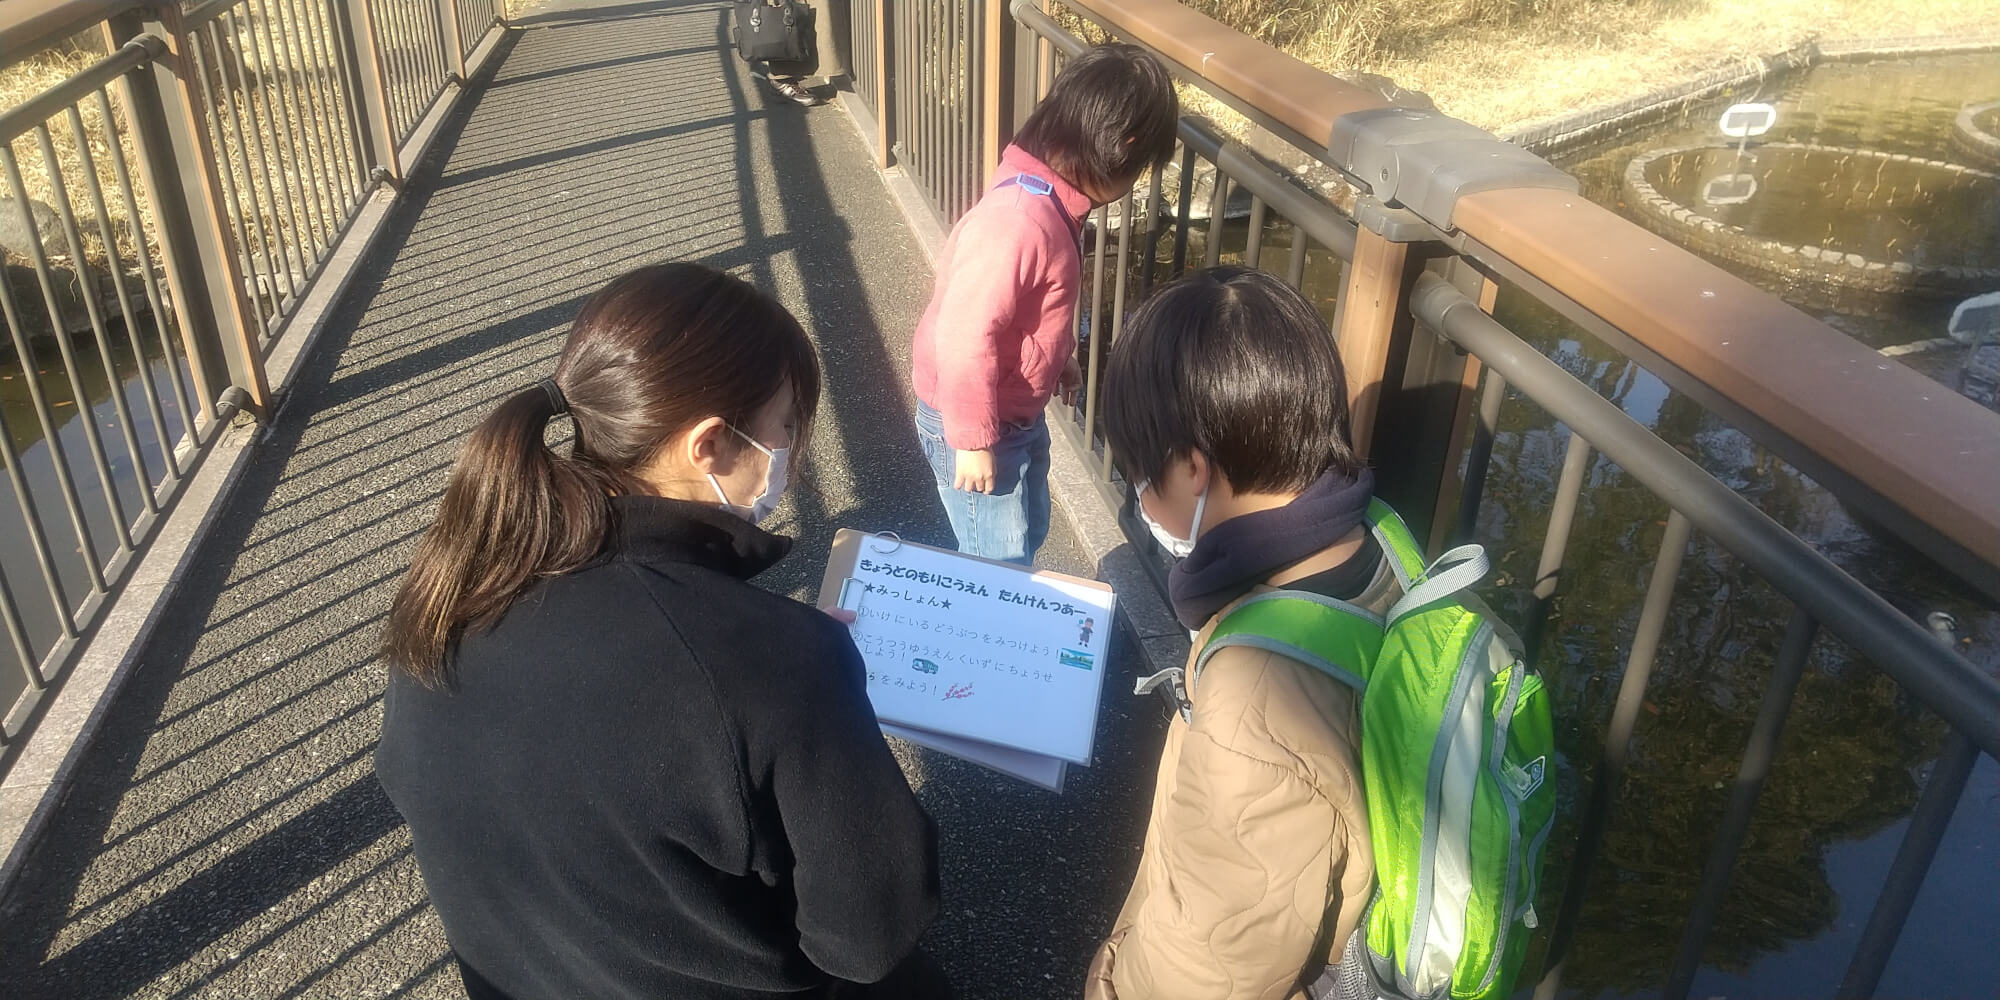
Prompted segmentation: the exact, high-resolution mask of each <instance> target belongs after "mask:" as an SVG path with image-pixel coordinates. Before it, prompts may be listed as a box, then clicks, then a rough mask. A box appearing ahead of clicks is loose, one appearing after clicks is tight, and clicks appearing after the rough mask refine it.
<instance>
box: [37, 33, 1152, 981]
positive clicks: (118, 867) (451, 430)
mask: <svg viewBox="0 0 2000 1000" xmlns="http://www.w3.org/2000/svg"><path fill="white" fill-rule="evenodd" d="M726 7H727V5H726V4H719V3H715V2H687V0H665V2H649V3H628V4H623V5H617V6H602V5H600V6H586V5H583V4H577V3H572V4H565V5H564V6H562V7H560V8H558V9H554V10H549V9H544V10H542V11H540V12H538V13H536V14H535V15H533V16H530V17H528V18H526V19H524V20H523V22H522V26H523V30H519V31H515V32H511V33H510V34H509V35H508V36H507V37H506V39H505V40H504V41H503V42H502V43H501V45H502V50H501V52H500V53H499V56H500V58H499V60H498V69H497V72H496V73H495V74H494V75H493V76H492V78H491V79H489V80H486V81H483V82H476V83H475V84H474V87H473V91H472V93H470V94H469V95H468V98H469V99H468V100H467V101H466V102H465V103H464V104H462V105H461V106H460V107H459V108H458V109H456V110H455V112H454V114H453V116H452V117H451V118H450V120H448V121H447V122H446V124H445V125H444V129H443V132H442V134H441V136H440V138H439V141H438V143H437V144H436V145H435V146H434V147H433V148H434V150H435V152H434V153H433V155H432V156H431V157H430V158H429V160H428V161H427V162H426V163H425V164H424V165H423V167H422V169H420V170H418V171H417V172H416V173H415V175H414V176H413V177H412V179H411V181H410V183H409V186H408V189H407V196H406V198H405V199H404V201H403V202H402V203H400V204H399V206H398V209H397V212H396V214H395V216H394V217H393V219H392V223H391V227H390V229H389V231H388V233H387V234H386V235H385V236H384V238H383V244H382V246H381V247H380V248H379V249H378V251H377V253H376V254H375V256H374V258H373V259H372V261H371V262H370V264H369V265H368V267H367V269H366V270H365V271H364V273H362V274H361V275H360V276H359V277H358V279H357V281H356V283H355V285H354V286H353V288H352V289H351V291H350V293H349V295H348V297H347V299H346V300H345V302H344V304H343V306H342V309H341V312H340V314H339V315H338V316H337V317H336V318H335V319H334V321H333V324H332V326H331V327H330V328H329V329H328V330H327V331H326V333H325V335H324V337H323V339H322V341H321V343H320V344H319V345H318V347H317V348H316V349H315V351H314V352H313V354H312V356H311V357H309V358H307V359H306V360H305V361H303V362H302V364H301V367H300V368H299V370H298V373H297V374H296V376H295V378H294V381H293V383H292V386H291V388H290V391H289V397H288V401H287V403H286V405H285V407H284V409H283V411H282V412H281V414H280V415H279V418H278V420H277V421H276V423H275V425H274V427H273V428H272V430H271V433H270V435H269V437H268V439H267V440H266V441H265V442H264V443H263V444H261V445H260V446H259V448H258V449H257V451H256V453H255V455H254V457H253V459H252V461H251V465H250V467H249V468H248V470H247V472H246V474H245V475H244V478H243V479H242V481H241V483H240V485H239V487H238V489H237V491H236V493H235V494H234V496H233V498H232V501H231V502H230V503H229V504H228V505H227V506H226V508H224V509H223V510H221V511H219V512H218V513H217V515H216V516H217V518H218V524H217V526H216V529H215V531H214V533H213V534H212V536H211V538H210V541H209V543H208V545H207V547H206V548H205V549H204V550H203V556H202V558H201V559H200V561H199V563H198V565H197V566H196V568H195V569H194V570H193V571H192V572H191V573H190V574H189V576H188V578H187V579H186V580H185V582H184V584H183V585H182V587H181V589H180V591H179V592H178V593H177V595H176V597H175V599H174V600H173V602H172V603H171V605H170V607H169V608H168V610H167V611H166V613H165V618H164V621H163V624H162V625H161V627H160V628H159V630H158V632H157V634H156V637H155V638H154V640H153V641H152V643H151V646H150V648H148V649H147V650H146V651H145V653H144V658H143V661H142V665H141V666H140V668H139V669H138V670H137V672H136V673H135V675H134V677H133V679H132V680H131V681H130V683H129V684H128V686H127V687H126V689H125V691H124V692H123V694H122V696H121V698H120V699H119V701H118V702H117V703H116V704H115V705H114V706H113V707H112V708H111V710H110V711H109V714H108V717H107V719H106V721H105V723H104V725H103V727H102V729H101V730H100V735H99V737H98V739H97V742H96V744H95V745H94V746H93V747H92V748H91V749H90V750H89V751H88V753H87V756H86V758H85V759H84V761H83V763H82V764H81V766H80V768H79V771H78V780H77V783H76V785H75V787H74V789H73V791H72V792H71V794H70V797H69V799H68V801H67V802H66V803H65V804H64V806H63V807H62V809H61V811H60V813H59V815H58V816H57V817H56V819H55V821H54V822H53V823H52V824H51V827H50V829H49V830H48V834H47V836H46V837H45V838H44V839H43V840H42V842H41V844H40V846H39V848H38V850H37V854H36V855H35V856H34V858H33V859H32V860H31V861H30V863H29V865H28V867H27V870H26V871H25V873H24V875H23V877H22V880H21V882H20V883H19V884H18V885H17V887H16V891H15V892H14V893H13V894H12V898H11V904H10V906H9V910H8V912H7V913H5V914H0V920H3V921H4V925H5V927H6V929H7V930H6V936H7V941H6V945H5V947H4V948H0V994H4V995H7V996H14V997H36V998H44V1000H57V998H66V997H124V996H148V997H192V996H228V997H318V996H324V997H343V998H347V997H372V996H382V995H392V994H394V995H403V994H407V995H412V996H425V997H443V996H453V995H462V994H458V993H457V982H456V979H457V977H456V973H455V971H453V969H452V968H451V966H450V963H449V961H448V959H447V957H446V952H445V943H444V938H443V934H442V932H441V930H440V927H439V924H438V922H437V920H436V917H435V915H434V914H433V913H432V912H431V911H430V909H429V907H428V905H427V903H426V901H425V896H424V892H423V888H422V884H421V882H420V881H419V879H418V875H417V869H416V865H415V863H414V861H413V859H412V857H411V855H410V852H409V837H408V834H407V832H406V831H405V830H404V829H403V827H402V826H401V824H400V821H399V820H398V818H397V816H396V814H395V812H394V810H393V809H391V808H390V806H389V803H388V802H387V800H386V799H385V798H384V797H383V795H382V792H381V790H380V788H379V787H378V786H377V784H376V782H375V780H374V777H373V775H372V773H371V767H372V765H371V755H372V751H373V749H374V745H375V740H376V736H377V733H378V731H379V724H380V694H381V690H382V686H383V680H384V675H383V668H382V667H381V666H380V665H379V664H378V663H376V662H375V660H374V658H373V649H374V646H375V643H376V639H377V630H378V626H379V624H380V621H381V619H382V616H383V613H384V610H385V608H386V605H387V603H388V600H389V597H390V594H391V592H392V588H393V586H394V583H395V581H396V579H397V577H398V575H399V573H400V571H401V569H402V568H403V566H404V564H405V563H404V560H405V559H406V558H407V555H408V552H409V549H410V545H411V543H412V542H413V540H414V538H415V537H416V535H417V534H418V533H419V532H421V531H422V529H423V527H424V526H425V524H426V520H427V518H428V517H429V516H430V514H431V512H432V511H433V509H434V507H435V503H436V501H437V499H438V496H439V493H440V491H441V490H442V488H443V484H444V478H445V473H446V470H447V469H448V467H449V463H450V461H451V459H452V456H453V454H454V451H455V449H456V448H457V446H458V443H459V442H460V441H461V440H462V439H463V437H464V435H465V434H466V433H467V432H468V431H469V430H470V429H471V427H472V426H473V425H474V424H475V423H476V422H477V421H478V419H479V418H480V417H481V416H482V415H483V414H484V413H485V412H486V411H487V410H488V408H489V407H490V405H491V404H492V403H493V402H494V401H495V400H497V399H498V398H500V397H501V396H503V395H504V394H506V393H508V392H510V391H512V390H514V389H515V388H516V387H519V386H521V385H523V384H526V383H528V382H530V381H532V380H533V379H535V378H539V377H541V376H542V375H544V374H546V373H548V372H550V371H551V370H552V369H553V358H554V356H555V353H556V351H557V349H558V347H559V345H560V342H561V337H562V334H563V331H564V328H565V326H566V324H567V323H568V321H569V320H570V318H571V317H572V316H573V315H574V313H575V311H576V309H577V306H578V305H579V303H580V302H581V299H582V297H583V296H585V295H586V294H588V293H589V292H590V291H591V290H592V289H594V288H595V287H597V286H598V285H600V284H602V282H603V281H604V280H606V279H607V278H609V277H610V276H611V275H612V274H614V273H616V272H618V271H621V270H624V269H626V268H628V267H631V266H634V265H637V264H640V263H642V262H649V261H657V260H662V259H685V260H698V261H705V262H708V263H711V264H715V265H717V266H722V267H727V268H731V269H734V270H736V271H737V272H739V273H741V274H744V275H746V276H748V277H750V278H751V279H753V280H755V281H756V282H758V283H759V284H760V285H762V286H763V287H765V288H768V289H771V290H773V291H775V292H776V293H777V294H778V295H779V296H780V297H781V298H782V299H783V300H784V301H785V303H786V304H787V305H788V306H790V308H791V309H792V310H793V311H794V312H795V313H796V314H797V315H798V316H799V317H800V318H801V319H802V320H803V321H804V322H805V324H806V326H807V328H808V329H810V330H812V331H813V332H814V334H815V336H817V337H818V339H819V344H820V348H821V351H822V352H823V355H824V357H825V359H826V363H827V367H828V369H829V371H828V391H827V395H826V399H825V402H824V405H823V408H822V411H821V412H822V414H823V419H822V420H821V422H820V424H819V427H818V428H817V434H816V440H815V442H814V452H813V454H814V467H813V470H812V471H813V473H814V475H813V483H814V487H813V488H811V489H806V490H801V491H795V493H794V497H793V500H792V501H791V502H790V503H789V504H788V506H787V508H786V510H785V511H784V512H783V513H781V514H780V517H779V522H778V524H779V529H780V530H784V531H788V532H791V533H795V534H798V535H799V536H801V538H802V540H803V544H802V545H801V546H800V550H799V554H798V555H797V556H794V557H793V558H792V559H790V560H789V561H788V562H787V563H786V564H785V565H784V566H782V567H780V568H779V569H778V570H776V571H774V572H773V574H772V577H773V578H772V579H771V580H770V581H768V582H769V583H770V584H771V585H773V586H775V587H777V588H779V589H782V590H787V591H790V592H792V593H795V594H805V593H806V592H807V588H808V587H809V585H810V584H811V583H812V582H814V581H817V580H818V578H819V574H820V569H821V565H820V562H821V560H823V558H824V557H823V553H824V551H825V548H826V544H827V542H828V541H829V539H830V536H831V533H832V531H833V530H834V528H835V527H836V526H839V525H856V526H865V527H873V528H895V529H897V530H899V531H901V532H903V533H904V535H905V536H906V537H910V538H913V539H917V540H928V541H939V540H943V539H947V538H949V533H948V529H947V528H946V526H945V523H944V520H943V512H942V510H941V509H939V508H938V506H937V503H936V500H935V499H934V497H935V494H934V493H933V492H932V489H931V485H930V478H929V471H928V468H927V467H926V465H925V464H924V461H923V458H922V456H921V454H920V452H919V451H918V449H917V446H916V441H915V438H914V434H913V432H912V430H911V429H910V425H909V422H908V421H909V410H910V398H909V395H908V391H907V389H906V387H905V385H906V380H905V378H904V375H903V373H904V371H905V370H906V367H905V366H906V364H907V350H908V342H909V335H910V331H911V329H912V328H913V327H914V325H915V322H916V318H917V315H918V311H919V310H920V309H921V308H922V304H923V299H924V296H925V294H926V292H927V290H928V285H929V281H928V277H929V270H928V267H927V265H926V264H925V262H924V259H923V257H922V255H921V254H920V252H919V250H918V248H917V246H916V244H915V242H914V240H913V238H912V236H911V234H910V233H909V231H908V230H907V228H906V227H905V226H904V225H903V224H902V222H901V217H900V216H899V215H898V214H897V211H896V209H895V207H894V206H893V204H892V202H891V201H890V199H889V196H888V194H887V193H886V190H885V188H884V187H883V185H882V183H881V181H880V180H879V178H878V177H877V175H876V174H875V173H874V171H873V170H872V168H871V166H870V163H869V157H868V154H867V151H866V149H865V148H864V147H863V145H862V143H861V141H860V139H859V137H858V136H857V135H856V133H855V130H854V129H853V127H852V125H851V124H850V122H849V121H848V120H847V119H846V118H845V116H844V114H843V113H842V112H841V111H840V110H838V109H837V108H821V109H813V110H810V111H808V110H805V109H801V108H798V107H795V106H793V105H790V104H788V103H783V102H779V101H776V100H773V99H771V98H770V97H768V96H767V94H766V93H764V92H762V91H760V90H759V88H758V86H757V84H756V83H755V81H753V80H751V79H750V78H749V76H748V75H747V74H746V73H745V71H744V68H743V66H742V65H741V63H740V62H739V61H738V60H737V59H736V58H735V56H734V54H733V52H731V51H730V49H729V47H728V44H727V36H728V27H727V11H726ZM1056 532H1057V536H1056V537H1055V538H1054V539H1052V541H1051V546H1050V550H1049V552H1048V557H1049V559H1050V561H1051V562H1052V564H1054V565H1057V566H1061V567H1063V568H1067V569H1071V570H1076V569H1079V568H1080V567H1079V566H1078V565H1077V563H1078V560H1079V558H1080V557H1078V556H1077V555H1076V554H1075V549H1074V542H1073V541H1072V540H1071V539H1069V538H1068V537H1067V536H1066V535H1065V534H1064V528H1063V526H1062V525H1060V524H1058V525H1057V527H1056ZM1130 669H1131V668H1130V663H1129V662H1125V663H1121V664H1119V666H1118V667H1117V668H1116V669H1115V670H1114V672H1113V677H1112V678H1111V679H1110V681H1109V683H1110V684H1111V685H1112V686H1113V687H1117V686H1119V685H1120V684H1121V682H1122V681H1121V679H1122V678H1124V677H1125V676H1126V674H1127V673H1129V671H1130ZM557 683H559V679H558V678H555V677H551V685H552V686H553V685H555V684H557ZM1128 690H1129V689H1128ZM1159 716H1160V713H1159V712H1158V710H1157V709H1156V708H1155V707H1154V706H1153V705H1152V704H1150V703H1145V704H1142V703H1139V702H1138V701H1136V700H1135V699H1131V698H1129V697H1121V696H1120V695H1119V693H1118V692H1117V691H1107V697H1106V700H1105V720H1106V726H1105V731H1106V733H1107V734H1108V736H1107V738H1106V739H1105V740H1101V741H1100V746H1099V753H1098V757H1099V760H1098V766H1096V767H1094V768H1088V769H1081V770H1078V771H1076V772H1075V773H1074V775H1073V778H1072V781H1071V787H1070V790H1069V792H1068V794H1067V795H1065V796H1063V797H1061V798H1060V799H1058V798H1056V797H1054V796H1050V795H1048V794H1046V793H1043V792H1040V791H1036V790H1033V789H1030V788H1028V787H1027V786H1025V785H1022V784H1019V783H1015V782H1011V781H1008V780H1006V779H1000V778H995V777H992V776H989V775H988V774H987V773H986V772H984V771H981V770H979V769H977V768H974V767H972V766H970V765H965V764H962V763H959V762H956V761H952V760H948V759H943V758H939V757H936V756H934V755H928V754H922V755H918V754H912V755H911V756H909V757H907V758H906V761H907V763H908V766H909V768H910V771H911V774H912V778H913V781H914V782H915V783H917V784H918V785H919V786H920V794H921V795H922V797H923V799H924V801H925V802H926V804H927V805H928V806H929V807H930V809H931V810H932V812H933V814H934V815H935V816H936V817H937V819H938V821H939V823H940V825H941V826H942V828H943V829H944V831H945V833H946V850H945V859H944V861H945V870H946V872H947V876H946V894H947V899H946V907H945V910H944V913H943V914H942V916H941V917H940V919H939V921H938V923H937V925H936V928H935V930H934V933H933V934H932V937H931V939H930V942H929V944H930V947H931V948H932V949H933V950H934V951H936V952H937V953H938V954H939V955H940V957H941V958H942V959H943V960H944V961H945V963H946V964H947V966H948V967H950V968H951V969H952V970H953V971H954V972H955V973H956V974H957V977H958V979H959V981H960V983H961V988H962V990H963V995H964V996H967V997H989V996H990V997H995V998H1003V997H1004V998H1010V1000H1017V998H1027V997H1043V996H1050V997H1053V996H1069V995H1074V994H1075V993H1076V990H1077V985H1078V984H1079V982H1080V981H1081V978H1082V973H1083V967H1084V964H1085V962H1086V961H1087V960H1088V957H1089V954H1090V950H1091V948H1092V946H1093V945H1094V944H1095V940H1096V936H1097V935H1099V934H1101V933H1102V932H1103V931H1104V929H1105V927H1106V925H1107V924H1108V921H1109V919H1110V916H1111V914H1112V913H1113V912H1114V911H1115V909H1116V907H1117V905H1118V901H1119V899H1120V897H1121V896H1122V892H1123V888H1124V880H1125V879H1126V878H1127V877H1129V873H1130V870H1131V867H1132V865H1133V863H1134V862H1135V860H1136V845H1137V843H1138V829H1139V826H1140V824H1141V823H1142V822H1143V815H1144V809H1145V799H1146V796H1147V791H1148V786H1149V780H1148V779H1149V778H1150V775H1151V756H1152V753H1153V749H1154V747H1155V746H1156V745H1157V740H1158V733H1159V731H1160V726H1159V725H1158V723H1159ZM550 738H551V739H559V738H560V736H559V734H553V733H552V734H550Z"/></svg>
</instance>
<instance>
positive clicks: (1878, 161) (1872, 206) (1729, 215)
mask: <svg viewBox="0 0 2000 1000" xmlns="http://www.w3.org/2000/svg"><path fill="white" fill-rule="evenodd" d="M1940 162H1942V161H1940ZM1646 175H1647V180H1649V181H1651V182H1652V184H1653V185H1654V187H1655V188H1656V189H1658V191H1659V192H1660V193H1661V194H1663V195H1665V196H1667V197H1668V198H1671V199H1673V201H1674V202H1675V203H1676V204H1679V205H1684V206H1687V207H1689V208H1692V209H1694V210H1696V211H1699V212H1701V213H1703V214H1705V215H1707V216H1709V217H1710V218H1713V219H1716V220H1718V221H1720V222H1723V223H1726V224H1728V225H1731V226H1737V227H1739V228H1741V229H1743V230H1744V232H1746V233H1748V234H1749V235H1751V236H1758V237H1762V238H1764V239H1769V240H1777V241H1778V242H1780V243H1789V244H1792V245H1794V246H1806V247H1817V248H1821V249H1826V250H1836V251H1842V252H1846V253H1858V254H1860V255H1861V256H1863V257H1866V258H1868V259H1869V260H1879V261H1884V262H1894V261H1904V262H1907V263H1910V264H1915V265H1934V266H1953V265H1957V266H1961V267H1996V266H2000V225H1996V224H1995V223H1996V220H2000V190H1996V187H1995V185H1994V183H1993V178H1992V177H1991V176H1990V175H1982V174H1968V173H1958V172H1954V171H1951V170H1948V169H1939V168H1938V167H1935V166H1931V165H1927V164H1924V163H1920V162H1918V161H1914V160H1895V159H1890V158H1888V157H1887V156H1886V155H1883V156H1871V155H1868V154H1867V152H1865V151H1858V150H1855V149H1854V148H1853V147H1804V146H1791V145H1786V146H1773V145H1765V144H1753V145H1752V146H1750V147H1749V148H1747V149H1744V150H1742V151H1740V152H1739V151H1738V150H1736V149H1730V148H1704V149H1695V150H1690V151H1688V152H1685V153H1674V154H1671V155H1668V156H1663V157H1661V158H1660V159H1657V160H1654V161H1653V162H1652V164H1650V165H1649V167H1648V169H1647V171H1646ZM1725 177H1748V178H1751V179H1752V180H1754V181H1755V182H1756V187H1755V189H1754V193H1752V194H1750V195H1749V198H1748V200H1746V201H1743V202H1740V203H1735V204H1717V203H1712V202H1710V201H1708V200H1707V199H1705V198H1704V197H1703V194H1704V193H1705V191H1707V190H1708V189H1709V186H1710V185H1711V184H1713V183H1715V182H1717V181H1718V180H1721V179H1723V178H1725ZM1800 205H1817V206H1824V207H1823V208H1822V210H1820V211H1815V212H1802V211H1799V210H1798V206H1800Z"/></svg>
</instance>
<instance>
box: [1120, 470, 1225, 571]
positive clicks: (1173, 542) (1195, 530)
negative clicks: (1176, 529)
mask: <svg viewBox="0 0 2000 1000" xmlns="http://www.w3.org/2000/svg"><path fill="white" fill-rule="evenodd" d="M1151 485H1153V484H1152V481H1151V480H1148V481H1146V482H1143V483H1140V484H1139V494H1140V496H1142V497H1143V496H1144V495H1145V493H1146V488H1147V487H1149V486H1151ZM1133 506H1136V507H1138V508H1139V520H1141V521H1144V522H1146V528H1147V530H1149V531H1151V532H1152V533H1153V540H1154V541H1156V542H1159V543H1160V547H1161V548H1163V549H1166V550H1167V554H1168V555H1170V556H1173V557H1174V558H1175V559H1186V558H1187V557H1188V553H1190V552H1193V551H1194V543H1195V542H1196V541H1198V540H1199V539H1200V538H1201V515H1202V512H1203V511H1205V510H1206V509H1207V507H1208V491H1207V490H1202V491H1201V492H1200V493H1199V494H1196V496H1195V498H1194V525H1193V526H1192V527H1191V528H1190V529H1189V531H1190V532H1191V534H1190V535H1189V536H1188V537H1186V538H1175V537H1174V535H1173V532H1170V531H1168V530H1167V529H1166V528H1165V527H1163V526H1162V525H1161V524H1160V522H1158V521H1155V520H1153V515H1151V514H1148V513H1146V505H1145V504H1143V503H1135V504H1134V505H1133Z"/></svg>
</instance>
